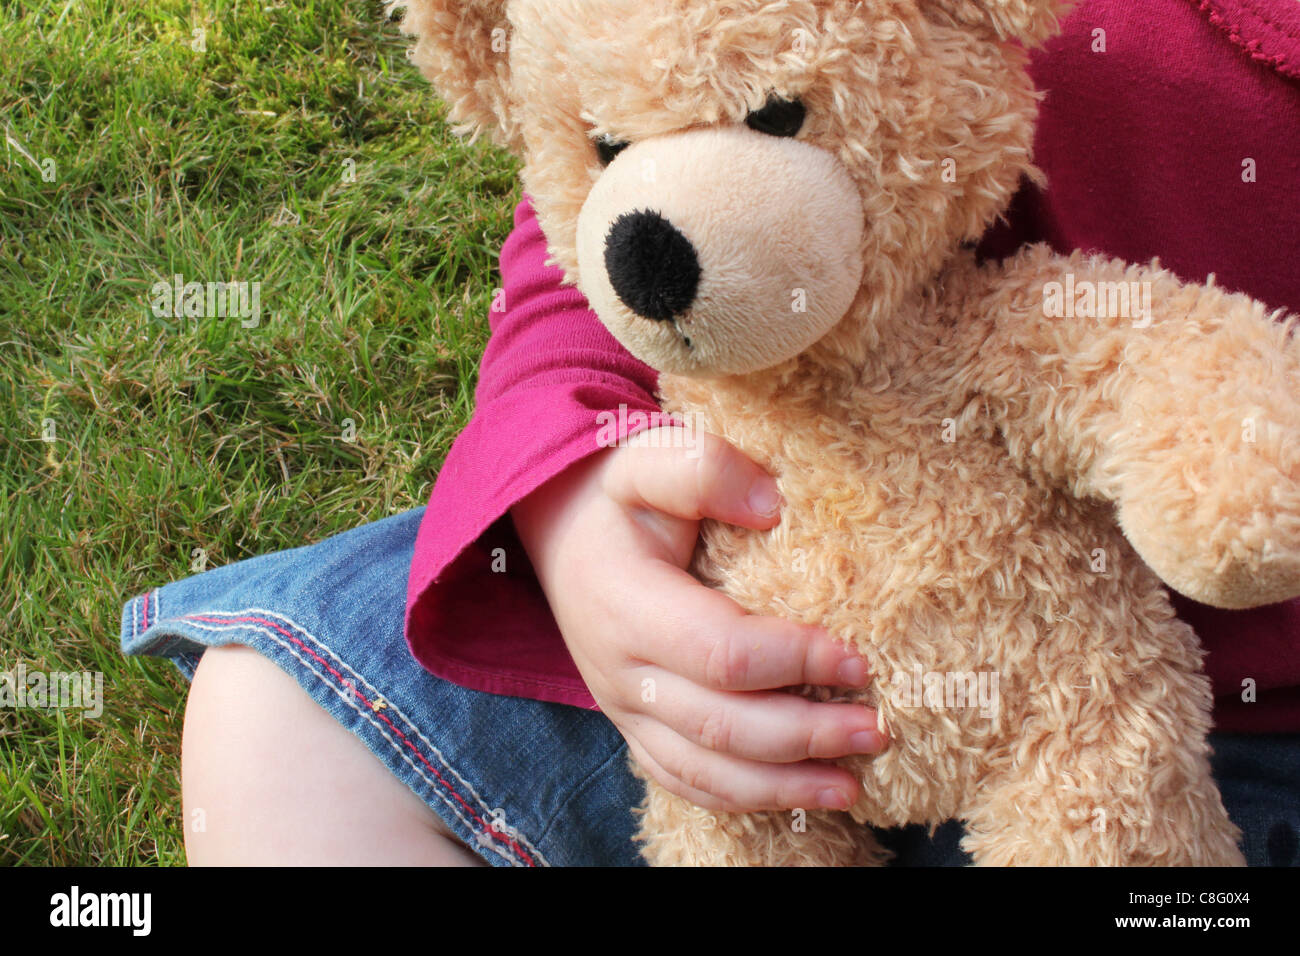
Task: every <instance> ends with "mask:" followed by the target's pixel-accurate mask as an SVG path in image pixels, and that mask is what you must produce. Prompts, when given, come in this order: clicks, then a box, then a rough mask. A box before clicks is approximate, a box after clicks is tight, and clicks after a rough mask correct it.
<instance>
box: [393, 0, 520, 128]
mask: <svg viewBox="0 0 1300 956" xmlns="http://www.w3.org/2000/svg"><path fill="white" fill-rule="evenodd" d="M506 3H507V0H386V3H385V6H386V8H387V10H388V14H389V16H390V17H391V16H392V15H393V13H394V11H396V10H399V9H403V8H404V9H405V11H406V12H405V15H404V16H403V17H402V23H401V29H402V32H403V33H406V34H408V35H410V36H413V37H415V45H414V46H413V47H412V48H411V49H410V50H408V51H407V55H408V56H409V57H410V59H411V62H412V63H414V64H415V65H416V66H417V67H418V68H419V70H420V72H421V73H422V74H423V75H424V77H425V78H426V79H427V80H429V82H430V83H432V84H433V88H434V89H435V90H436V91H437V93H438V95H439V96H440V97H442V99H443V101H444V102H445V103H446V104H447V107H448V115H447V118H448V119H449V120H450V121H451V123H452V124H453V125H454V126H455V129H456V132H457V133H461V134H466V133H467V134H470V137H471V140H473V139H477V138H478V136H479V135H480V134H482V133H485V134H487V135H488V136H489V137H490V138H491V139H492V141H493V142H494V143H496V144H497V145H498V146H504V147H506V148H507V149H510V150H512V151H514V152H519V149H520V145H521V143H520V137H519V131H518V127H517V125H516V123H515V121H514V119H513V116H512V114H511V110H510V88H511V87H510V23H509V21H508V20H507V19H506Z"/></svg>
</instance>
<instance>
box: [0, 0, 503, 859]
mask: <svg viewBox="0 0 1300 956" xmlns="http://www.w3.org/2000/svg"><path fill="white" fill-rule="evenodd" d="M195 31H202V32H201V33H196V32H195ZM406 42H407V41H406V40H404V39H403V38H402V37H401V35H400V34H399V32H398V30H397V26H396V24H395V23H391V22H388V21H387V20H386V19H385V15H384V11H383V7H382V4H381V3H380V2H378V0H372V2H366V0H301V2H297V3H284V2H267V0H256V2H238V0H236V2H216V0H197V2H191V0H184V2H179V0H142V2H137V3H126V4H124V3H115V2H109V0H77V2H72V0H53V2H39V0H0V158H2V159H3V162H2V163H0V317H3V328H0V621H2V622H3V625H2V626H3V637H2V638H0V672H4V671H14V670H16V669H17V668H18V667H19V666H20V665H21V666H25V667H26V668H27V669H28V670H29V671H32V670H40V671H53V670H60V671H102V672H103V675H104V693H105V706H104V713H103V716H102V717H100V718H98V719H91V718H89V717H86V716H84V715H82V714H81V713H79V712H77V711H68V710H63V711H61V710H42V709H31V708H27V709H15V708H0V862H2V863H5V864H54V865H65V864H68V865H71V864H85V865H95V864H115V865H129V864H142V863H164V864H179V863H183V862H184V848H183V839H182V819H181V807H180V786H179V768H180V759H179V757H180V737H181V721H182V716H183V712H184V705H185V692H186V685H185V682H184V681H183V679H181V678H180V676H179V674H178V673H177V672H176V670H175V668H173V667H172V665H171V664H170V663H168V662H166V661H160V660H154V659H147V660H137V659H127V658H124V657H123V656H122V655H121V654H120V652H119V651H118V638H117V632H118V619H119V614H120V611H121V605H122V603H123V602H124V601H125V600H126V599H127V598H129V597H131V596H134V595H135V594H138V593H140V592H141V591H143V590H145V589H147V588H149V587H152V586H156V585H160V584H163V583H165V582H167V581H170V580H174V579H176V578H180V577H184V576H186V575H188V574H190V573H191V567H192V566H193V565H196V563H198V562H202V561H204V560H205V561H206V564H207V566H208V567H212V566H218V565H222V564H227V563H230V562H233V561H238V560H240V559H242V558H247V557H250V556H253V555H257V554H262V553H265V552H268V551H275V550H280V549H283V548H288V547H295V546H298V545H302V544H307V543H309V542H313V541H318V540H320V539H321V538H324V537H327V536H328V535H330V534H333V533H336V532H339V531H343V530H346V529H348V528H352V527H356V526H357V525H360V524H363V523H365V522H368V521H373V520H376V519H378V518H382V517H384V516H386V515H388V514H391V513H393V512H396V511H401V510H405V509H408V508H411V507H415V506H417V505H420V504H422V503H423V502H424V500H425V499H426V497H427V495H428V492H429V489H430V486H431V484H432V481H433V478H434V477H435V475H436V473H437V470H438V467H439V465H440V463H441V461H442V458H443V456H444V455H445V453H446V450H447V448H448V447H449V445H450V443H451V440H452V439H453V438H454V437H455V435H456V433H457V432H458V431H459V430H460V428H461V427H462V426H463V425H464V424H465V422H466V421H467V419H468V416H469V412H470V409H471V400H472V397H473V385H474V378H475V373H476V370H477V364H478V359H479V356H480V354H481V353H482V349H483V346H484V344H485V342H486V338H487V321H486V316H487V312H488V303H489V301H490V297H491V291H492V287H493V284H494V283H495V282H496V281H497V276H496V271H495V270H496V254H497V250H498V249H499V247H500V244H501V242H502V241H503V240H504V238H505V236H506V234H507V232H508V231H509V224H510V213H511V210H512V208H513V204H514V201H515V199H516V197H517V187H516V179H515V173H516V170H515V167H514V165H513V162H512V160H511V159H510V158H509V157H507V156H504V155H503V154H501V153H498V152H495V151H493V150H491V149H490V148H488V147H486V146H483V145H479V146H474V147H468V146H466V145H465V144H463V143H461V142H459V141H458V140H456V139H454V138H453V137H452V136H451V135H450V133H449V132H448V130H447V129H446V127H445V126H444V125H443V123H442V121H441V115H442V114H441V107H440V105H439V104H438V103H437V101H436V100H435V99H434V97H433V94H432V92H431V89H430V87H429V86H428V85H427V83H425V81H424V80H423V79H422V78H421V77H420V76H419V74H418V73H417V72H416V71H415V69H414V68H413V67H412V66H411V65H410V64H409V63H408V62H407V60H406V57H405V48H406ZM178 273H179V274H181V275H183V276H184V277H185V281H191V280H197V281H202V282H206V281H249V282H260V283H261V286H260V290H261V292H260V298H261V314H260V322H259V323H258V325H256V326H255V327H246V323H244V322H241V321H240V319H239V318H237V317H230V318H189V319H184V318H181V319H174V318H168V317H158V316H155V315H154V313H153V311H152V310H151V308H150V305H151V298H150V289H151V287H152V286H153V285H154V283H155V282H158V281H159V280H163V281H168V282H170V281H171V277H172V276H174V275H176V274H178ZM348 419H351V421H352V423H353V425H354V427H355V438H354V440H351V441H349V440H347V438H348V437H349V436H350V435H351V431H350V429H349V427H348V423H347V420H348Z"/></svg>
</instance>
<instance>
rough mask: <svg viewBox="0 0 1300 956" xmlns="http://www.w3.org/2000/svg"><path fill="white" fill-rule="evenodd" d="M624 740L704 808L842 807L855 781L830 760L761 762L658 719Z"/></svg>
mask: <svg viewBox="0 0 1300 956" xmlns="http://www.w3.org/2000/svg"><path fill="white" fill-rule="evenodd" d="M628 746H629V748H630V749H631V750H632V755H633V756H634V757H636V758H637V760H638V761H639V762H640V763H641V766H642V767H644V768H645V770H646V771H647V772H648V773H650V774H651V775H652V776H653V777H654V778H655V779H656V780H658V781H659V782H660V783H661V784H663V785H664V786H665V787H667V788H668V789H669V790H671V791H672V792H673V793H676V794H677V795H678V796H681V797H685V798H686V799H688V800H690V801H691V802H693V803H695V804H697V805H698V806H702V807H705V808H706V809H714V810H727V811H729V812H732V813H747V812H752V811H756V810H793V809H796V808H804V809H808V810H847V809H848V808H849V807H850V806H851V805H852V803H853V801H854V800H856V799H857V795H858V784H857V781H856V780H854V779H853V776H852V775H851V774H850V773H849V772H848V771H846V770H843V769H841V768H840V767H837V766H835V765H834V764H824V763H817V762H816V761H805V762H804V763H791V764H767V763H759V762H757V761H753V760H743V759H741V758H739V757H731V756H728V755H726V754H720V753H716V752H714V751H712V750H705V749H704V748H703V747H700V746H697V745H696V744H692V743H691V742H690V741H688V740H684V739H682V738H681V737H679V736H677V735H676V734H674V733H673V732H672V731H671V730H669V729H668V728H667V727H665V726H663V725H661V724H654V723H651V724H647V725H646V727H645V728H644V729H643V730H642V732H641V734H640V736H638V737H636V738H631V737H629V739H628Z"/></svg>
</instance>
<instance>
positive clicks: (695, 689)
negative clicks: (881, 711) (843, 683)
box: [637, 671, 885, 763]
mask: <svg viewBox="0 0 1300 956" xmlns="http://www.w3.org/2000/svg"><path fill="white" fill-rule="evenodd" d="M653 680H654V688H655V693H654V695H653V697H652V699H648V698H647V696H646V695H642V698H641V702H640V703H639V704H638V705H637V709H638V710H639V711H640V712H641V713H642V714H644V715H646V716H648V717H650V718H651V719H654V720H658V721H660V722H661V723H664V724H667V725H668V726H669V727H670V728H672V729H673V730H674V731H675V732H676V733H677V734H679V735H680V736H681V737H683V738H685V739H686V740H688V741H690V742H691V743H693V744H697V745H699V746H701V747H703V748H704V749H705V750H712V751H715V752H717V753H722V754H730V755H731V756H734V757H742V758H744V759H747V760H758V761H762V762H764V763H797V762H799V761H801V760H829V759H832V758H835V757H845V756H848V755H849V754H867V753H878V752H879V751H880V750H882V749H884V746H885V737H884V734H882V733H881V732H880V730H879V728H878V726H877V718H876V712H875V711H874V710H872V709H871V708H869V707H865V706H863V705H861V704H844V703H839V704H833V703H817V702H813V701H810V700H806V699H804V698H802V697H797V696H795V695H794V694H788V693H781V692H769V693H748V694H734V693H724V692H720V691H713V690H708V689H706V688H703V687H699V686H697V685H695V684H692V683H691V682H690V681H687V680H685V679H683V678H681V677H677V676H675V675H673V674H670V673H667V672H663V671H659V672H658V676H656V677H655V678H653ZM642 683H644V682H642Z"/></svg>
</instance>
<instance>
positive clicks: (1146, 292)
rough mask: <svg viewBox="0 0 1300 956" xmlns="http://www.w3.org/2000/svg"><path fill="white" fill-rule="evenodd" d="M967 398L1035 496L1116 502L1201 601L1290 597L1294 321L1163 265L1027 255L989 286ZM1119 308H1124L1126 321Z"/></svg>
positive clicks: (1297, 424)
mask: <svg viewBox="0 0 1300 956" xmlns="http://www.w3.org/2000/svg"><path fill="white" fill-rule="evenodd" d="M981 279H982V281H983V284H984V285H983V288H982V289H980V288H978V287H976V289H975V294H974V296H973V297H972V299H968V300H967V301H968V303H969V302H970V301H974V302H976V303H977V306H978V307H977V309H976V313H977V315H978V316H979V321H978V322H977V323H973V324H979V322H982V323H983V329H982V331H980V332H979V333H978V334H979V336H980V338H981V341H979V343H978V348H977V349H976V350H974V351H973V354H974V358H973V359H972V361H971V368H972V369H974V370H975V372H974V373H973V375H972V377H973V378H974V379H976V380H977V382H976V383H973V388H974V389H975V390H977V391H978V392H979V393H980V394H981V395H982V396H983V397H984V399H985V407H986V408H987V409H988V411H989V413H990V414H991V415H992V417H993V419H994V421H995V423H996V426H997V428H998V429H999V430H1000V432H1001V435H1002V437H1003V440H1004V442H1005V444H1006V447H1007V451H1008V453H1009V454H1010V455H1011V457H1012V458H1013V460H1015V461H1016V462H1017V463H1018V464H1020V465H1021V466H1022V467H1023V468H1024V469H1026V470H1027V471H1029V472H1030V473H1031V474H1033V475H1034V476H1035V477H1036V478H1037V479H1038V480H1040V481H1042V482H1044V483H1047V484H1050V485H1053V486H1055V487H1058V488H1061V489H1064V490H1067V491H1069V492H1070V493H1072V494H1074V495H1075V496H1077V497H1080V498H1085V497H1090V498H1094V499H1099V500H1103V501H1109V502H1111V503H1113V504H1114V505H1115V506H1116V512H1117V517H1118V520H1119V523H1120V525H1121V527H1122V528H1123V530H1124V532H1125V534H1126V535H1127V537H1128V538H1129V541H1130V542H1131V543H1132V544H1133V546H1134V548H1135V549H1136V550H1137V552H1138V553H1139V555H1140V556H1141V557H1142V558H1143V560H1145V561H1146V562H1147V564H1148V565H1150V566H1151V568H1152V569H1153V570H1155V571H1156V573H1157V574H1159V575H1160V576H1161V577H1162V578H1163V579H1164V581H1165V582H1166V583H1167V584H1169V585H1170V586H1171V587H1173V588H1175V589H1176V590H1178V591H1180V592H1181V593H1183V594H1186V595H1187V596H1188V597H1191V598H1193V599H1195V600H1199V601H1202V602H1204V603H1207V604H1212V605H1215V606H1219V607H1228V608H1241V607H1251V606H1255V605H1259V604H1267V603H1272V602H1275V601H1281V600H1285V599H1288V598H1291V597H1294V596H1296V595H1297V594H1300V336H1298V335H1297V334H1296V327H1297V319H1296V317H1289V318H1284V317H1283V316H1282V315H1281V314H1280V313H1275V314H1270V313H1269V310H1268V309H1267V307H1265V306H1264V305H1263V304H1262V303H1259V302H1257V301H1255V300H1253V299H1250V298H1249V297H1247V296H1244V295H1240V294H1234V293H1228V292H1225V291H1224V290H1223V289H1221V288H1219V287H1216V286H1215V285H1213V281H1212V280H1211V282H1210V283H1209V284H1206V285H1200V284H1193V283H1184V282H1181V281H1180V280H1179V279H1178V278H1177V277H1175V276H1174V275H1173V274H1172V273H1170V272H1168V271H1167V270H1164V269H1161V268H1160V267H1159V264H1158V262H1157V263H1152V264H1151V265H1150V266H1134V265H1129V264H1127V263H1123V262H1120V261H1118V260H1108V259H1104V258H1099V257H1085V256H1083V255H1082V254H1078V253H1076V254H1075V255H1073V256H1070V257H1063V256H1059V255H1056V254H1053V253H1051V251H1050V250H1048V249H1046V248H1045V247H1031V248H1030V249H1028V250H1025V251H1023V252H1022V253H1021V254H1019V255H1018V256H1017V257H1015V259H1013V260H1011V261H1010V262H1008V263H1005V264H1001V265H999V266H995V267H986V268H985V269H983V270H981ZM1126 303H1127V304H1126Z"/></svg>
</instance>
